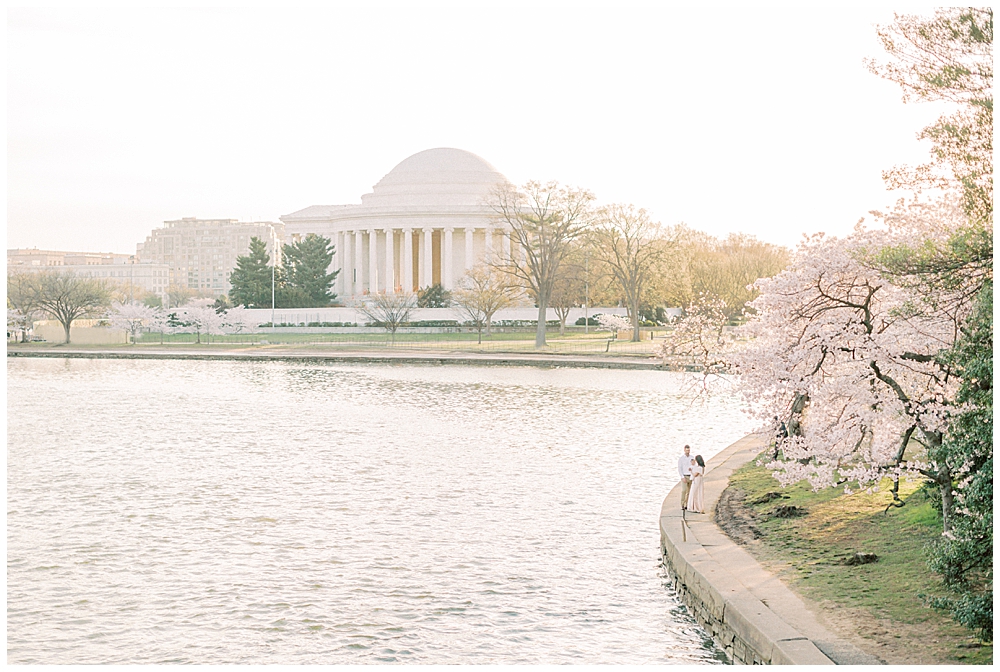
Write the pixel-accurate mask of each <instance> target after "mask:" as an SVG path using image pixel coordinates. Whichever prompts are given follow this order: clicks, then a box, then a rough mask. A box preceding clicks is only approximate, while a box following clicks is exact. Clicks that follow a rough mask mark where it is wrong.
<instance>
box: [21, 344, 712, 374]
mask: <svg viewBox="0 0 1000 672" xmlns="http://www.w3.org/2000/svg"><path fill="white" fill-rule="evenodd" d="M128 347H129V349H125V346H122V347H120V348H107V347H93V348H81V347H73V346H69V347H66V348H63V346H58V345H57V346H49V347H45V348H44V349H43V348H34V347H27V348H25V347H16V346H15V347H11V346H10V344H8V346H7V357H38V358H55V359H63V358H67V359H177V360H222V361H247V360H249V361H281V362H313V363H337V364H344V363H362V364H369V363H374V364H407V365H424V366H442V365H457V366H530V367H538V368H563V367H566V368H582V369H624V370H629V369H632V370H646V371H675V372H687V373H696V372H698V371H699V370H700V369H699V367H697V366H693V365H687V364H664V363H663V362H661V361H659V360H656V359H654V358H652V357H627V358H626V357H605V356H602V355H579V354H572V355H570V354H566V355H562V354H556V353H545V352H540V353H534V352H523V353H521V352H507V353H466V352H455V351H442V350H437V351H422V350H413V349H404V348H400V349H393V350H392V351H391V352H389V351H374V350H360V351H355V352H351V351H348V350H344V349H335V348H321V347H315V346H313V347H302V346H259V345H258V346H245V347H241V348H234V347H231V346H218V347H219V348H222V349H216V347H214V346H204V345H203V346H193V348H194V349H189V348H191V346H187V345H184V346H181V347H184V348H185V349H186V350H185V351H183V352H178V351H176V350H173V347H174V346H168V347H163V346H128ZM134 347H140V348H143V350H131V348H134ZM147 347H148V348H151V349H149V350H147V349H145V348H147Z"/></svg>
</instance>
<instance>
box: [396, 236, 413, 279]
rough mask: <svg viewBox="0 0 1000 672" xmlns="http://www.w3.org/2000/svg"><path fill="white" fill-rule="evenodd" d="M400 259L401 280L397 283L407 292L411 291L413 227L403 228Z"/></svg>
mask: <svg viewBox="0 0 1000 672" xmlns="http://www.w3.org/2000/svg"><path fill="white" fill-rule="evenodd" d="M400 261H401V262H402V263H401V264H400V265H399V266H400V271H401V272H402V274H403V281H402V282H401V283H399V284H401V285H402V286H403V291H404V292H407V293H409V292H412V291H413V229H403V258H402V259H400Z"/></svg>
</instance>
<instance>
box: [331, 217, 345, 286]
mask: <svg viewBox="0 0 1000 672" xmlns="http://www.w3.org/2000/svg"><path fill="white" fill-rule="evenodd" d="M334 241H335V242H334V245H335V246H336V247H335V250H334V253H335V255H336V256H335V257H334V258H335V259H336V263H335V264H334V266H335V267H336V268H337V269H338V270H339V271H340V273H338V274H337V283H336V285H335V288H334V290H333V291H334V292H336V294H337V295H338V296H343V295H344V280H345V279H346V276H347V255H346V254H344V232H343V231H338V232H337V237H336V238H335V239H334Z"/></svg>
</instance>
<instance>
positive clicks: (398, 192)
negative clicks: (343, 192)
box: [361, 147, 507, 210]
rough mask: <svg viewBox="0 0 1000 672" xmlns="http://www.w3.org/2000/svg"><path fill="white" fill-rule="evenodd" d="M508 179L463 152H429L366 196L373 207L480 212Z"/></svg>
mask: <svg viewBox="0 0 1000 672" xmlns="http://www.w3.org/2000/svg"><path fill="white" fill-rule="evenodd" d="M506 181H507V178H506V177H504V176H503V174H502V173H501V172H500V171H498V170H497V169H496V168H494V167H493V166H492V165H491V164H490V162H489V161H486V160H485V159H483V158H482V157H479V156H476V155H475V154H473V153H472V152H467V151H465V150H463V149H452V148H450V147H440V148H437V149H426V150H424V151H422V152H418V153H416V154H414V155H413V156H410V157H409V158H406V159H404V160H403V161H401V162H400V163H399V164H397V165H396V167H395V168H393V169H392V170H390V171H389V172H388V173H387V174H386V175H385V177H383V178H382V179H381V180H379V182H378V184H376V185H375V186H374V187H373V188H372V193H370V194H364V195H363V196H362V197H361V203H362V204H363V205H364V206H369V207H404V208H413V207H421V206H424V207H426V206H436V207H441V206H445V207H463V206H464V207H468V208H472V209H476V210H478V209H480V208H482V207H483V203H484V201H485V200H486V198H487V197H488V196H489V194H490V192H491V191H492V190H493V189H494V188H495V187H496V185H497V184H500V183H504V182H506Z"/></svg>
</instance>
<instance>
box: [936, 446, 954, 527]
mask: <svg viewBox="0 0 1000 672" xmlns="http://www.w3.org/2000/svg"><path fill="white" fill-rule="evenodd" d="M935 480H936V481H937V483H938V487H940V488H941V531H942V532H948V531H950V530H951V518H952V514H953V513H954V511H955V491H954V489H952V487H951V469H949V468H948V465H947V464H943V463H942V464H941V466H940V467H939V469H938V473H937V477H936V479H935Z"/></svg>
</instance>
